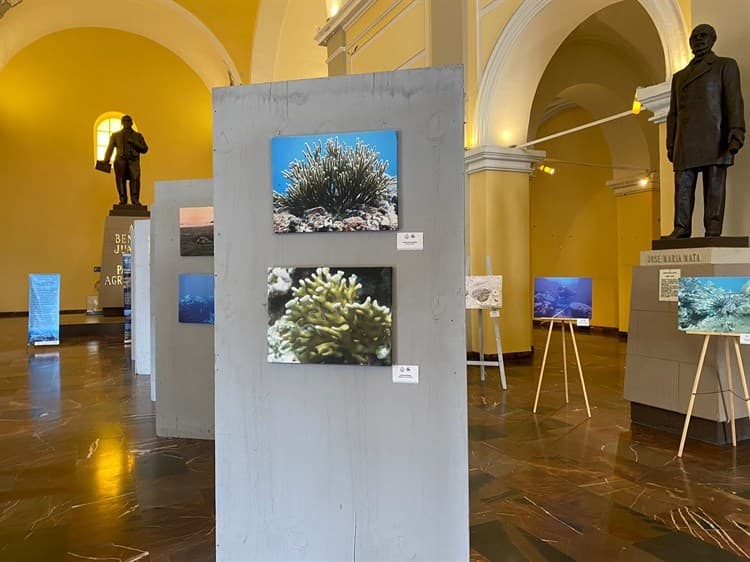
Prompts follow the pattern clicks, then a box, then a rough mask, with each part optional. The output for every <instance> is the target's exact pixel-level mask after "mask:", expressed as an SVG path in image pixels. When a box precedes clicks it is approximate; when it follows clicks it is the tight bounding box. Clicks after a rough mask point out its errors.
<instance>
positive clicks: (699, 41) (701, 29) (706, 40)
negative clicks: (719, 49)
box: [690, 23, 716, 57]
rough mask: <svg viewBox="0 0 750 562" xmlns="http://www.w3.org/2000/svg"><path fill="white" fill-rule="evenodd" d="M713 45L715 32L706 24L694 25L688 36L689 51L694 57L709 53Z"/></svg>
mask: <svg viewBox="0 0 750 562" xmlns="http://www.w3.org/2000/svg"><path fill="white" fill-rule="evenodd" d="M714 43H716V30H715V29H714V28H713V27H711V26H710V25H708V24H707V23H702V24H700V25H696V26H695V29H693V32H692V33H691V34H690V49H691V50H692V51H693V54H694V55H695V56H696V57H701V56H703V55H705V54H706V53H707V52H709V51H710V50H711V48H712V47H713V46H714Z"/></svg>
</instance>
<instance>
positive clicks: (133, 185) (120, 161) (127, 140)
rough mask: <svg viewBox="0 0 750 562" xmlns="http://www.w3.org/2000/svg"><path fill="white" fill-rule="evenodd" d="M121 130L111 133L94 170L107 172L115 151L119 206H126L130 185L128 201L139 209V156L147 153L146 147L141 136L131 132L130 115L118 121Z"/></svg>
mask: <svg viewBox="0 0 750 562" xmlns="http://www.w3.org/2000/svg"><path fill="white" fill-rule="evenodd" d="M120 122H121V123H122V129H120V130H119V131H116V132H114V133H112V134H111V135H110V137H109V145H108V146H107V152H106V153H105V154H104V160H99V161H97V163H96V169H97V170H102V171H105V172H108V171H109V169H110V164H109V163H110V160H111V159H112V152H113V151H114V149H115V148H116V149H117V156H115V185H116V186H117V194H118V196H119V197H120V205H127V204H128V188H127V184H128V183H129V184H130V201H131V203H132V204H133V205H136V206H139V207H141V206H142V205H141V202H140V200H139V197H140V194H141V154H145V153H146V152H148V145H147V144H146V140H145V139H144V138H143V135H142V134H141V133H139V132H137V131H134V130H133V119H132V118H131V117H130V115H123V116H122V119H121V120H120Z"/></svg>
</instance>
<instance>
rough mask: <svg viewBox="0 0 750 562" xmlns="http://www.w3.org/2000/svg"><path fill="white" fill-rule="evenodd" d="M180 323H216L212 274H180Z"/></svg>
mask: <svg viewBox="0 0 750 562" xmlns="http://www.w3.org/2000/svg"><path fill="white" fill-rule="evenodd" d="M179 321H180V322H183V323H188V324H213V323H214V276H213V275H212V274H210V273H181V274H180V305H179Z"/></svg>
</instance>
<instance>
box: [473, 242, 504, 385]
mask: <svg viewBox="0 0 750 562" xmlns="http://www.w3.org/2000/svg"><path fill="white" fill-rule="evenodd" d="M486 260H487V275H492V259H491V258H490V256H487V257H486ZM469 264H470V262H469V256H466V271H467V275H468V272H469ZM485 310H487V309H483V308H479V309H476V311H477V313H478V315H479V322H478V323H477V328H478V331H479V361H466V364H467V365H474V366H479V377H480V379H481V381H482V382H484V379H485V375H484V368H485V367H497V368H498V370H499V371H500V386H502V388H503V390H508V383H507V382H506V380H505V362H504V361H503V346H502V343H501V342H500V310H499V309H497V308H491V309H489V311H490V318H492V327H493V329H494V330H495V345H496V346H497V361H485V359H484V320H483V317H484V311H485Z"/></svg>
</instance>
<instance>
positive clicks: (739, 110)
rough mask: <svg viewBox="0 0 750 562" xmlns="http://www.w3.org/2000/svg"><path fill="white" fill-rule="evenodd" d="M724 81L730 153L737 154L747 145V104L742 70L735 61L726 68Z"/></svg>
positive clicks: (723, 75) (730, 62)
mask: <svg viewBox="0 0 750 562" xmlns="http://www.w3.org/2000/svg"><path fill="white" fill-rule="evenodd" d="M722 81H723V84H722V86H723V87H722V96H723V105H724V108H725V109H724V111H725V113H726V117H727V128H728V130H729V138H728V139H727V140H728V143H729V150H730V152H732V153H735V152H737V151H739V149H740V148H742V145H743V144H744V143H745V104H744V102H743V100H742V90H741V88H740V69H739V67H738V66H737V63H736V62H735V61H734V60H732V59H730V60H729V61H728V62H727V64H726V65H725V66H724V72H723V73H722Z"/></svg>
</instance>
